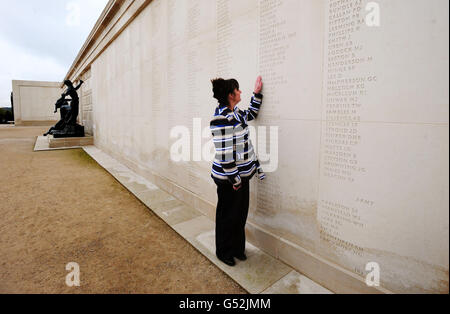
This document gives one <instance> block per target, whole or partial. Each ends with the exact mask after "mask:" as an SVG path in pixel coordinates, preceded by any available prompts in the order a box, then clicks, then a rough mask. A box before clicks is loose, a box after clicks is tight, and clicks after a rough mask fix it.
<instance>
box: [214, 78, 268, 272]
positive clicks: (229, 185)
mask: <svg viewBox="0 0 450 314" xmlns="http://www.w3.org/2000/svg"><path fill="white" fill-rule="evenodd" d="M211 82H212V85H213V92H214V98H216V99H217V100H218V102H219V106H218V107H217V108H216V111H215V114H214V118H213V119H212V121H211V124H210V126H211V131H212V134H213V140H214V145H215V148H216V157H215V160H214V164H213V167H212V172H211V177H212V178H213V180H214V182H215V183H216V185H217V195H218V203H217V212H216V255H217V258H219V260H221V261H222V262H224V263H225V264H227V265H229V266H234V265H236V263H235V260H234V258H237V259H239V260H241V261H245V260H246V259H247V256H246V255H245V225H246V223H247V217H248V209H249V199H250V184H249V181H250V180H251V179H252V177H253V176H254V175H255V174H256V173H257V174H258V177H259V178H260V180H264V178H265V175H264V172H263V171H262V169H261V166H260V163H259V161H258V158H257V156H256V153H255V151H254V148H253V145H252V143H251V141H250V139H249V131H248V122H249V121H252V120H254V119H256V118H257V116H258V113H259V110H260V108H261V104H262V99H263V95H262V94H261V90H262V85H263V83H262V78H261V77H258V78H257V80H256V84H255V90H254V95H253V97H252V99H251V103H250V107H249V109H248V110H240V109H239V108H238V107H237V104H238V103H239V102H240V101H241V93H242V92H241V91H240V90H239V83H238V81H236V80H235V79H231V80H224V79H215V80H212V81H211Z"/></svg>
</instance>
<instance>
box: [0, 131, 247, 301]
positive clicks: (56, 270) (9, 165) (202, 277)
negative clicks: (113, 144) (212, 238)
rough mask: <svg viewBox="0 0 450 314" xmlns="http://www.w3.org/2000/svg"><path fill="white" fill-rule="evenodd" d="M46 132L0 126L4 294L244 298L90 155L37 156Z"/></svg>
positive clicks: (0, 279) (0, 277)
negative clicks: (70, 281) (71, 277)
mask: <svg viewBox="0 0 450 314" xmlns="http://www.w3.org/2000/svg"><path fill="white" fill-rule="evenodd" d="M47 129H48V127H4V126H0V256H1V260H0V293H150V294H172V293H176V294H178V293H187V294H191V293H193V294H217V293H223V294H231V293H232V294H243V293H245V290H243V289H242V288H241V287H240V286H239V285H238V284H237V283H235V282H234V281H233V280H232V279H230V278H229V277H228V276H227V275H226V274H225V273H223V272H222V271H221V270H220V269H219V268H217V267H216V266H214V265H213V264H212V263H211V262H210V261H209V260H208V259H207V258H205V257H204V256H203V255H201V254H200V253H199V252H198V251H197V250H196V249H195V248H193V247H192V246H191V245H190V244H189V243H188V242H186V241H185V240H184V239H183V238H181V237H180V236H179V235H178V234H177V233H176V232H175V231H173V230H172V229H171V228H170V227H169V226H167V225H166V224H165V223H164V222H163V221H162V220H160V219H159V218H158V217H157V216H156V215H155V214H153V213H152V212H151V211H150V210H148V209H147V207H145V205H143V204H142V203H141V202H139V200H137V199H136V198H135V197H134V196H133V195H132V194H131V193H129V192H128V191H127V190H126V189H125V188H124V187H123V186H122V185H120V184H119V183H118V182H117V181H116V180H115V179H114V178H113V177H112V176H111V175H109V174H108V173H107V172H106V171H105V170H104V169H103V168H101V167H100V166H99V165H98V164H97V163H96V162H95V161H94V160H92V159H91V158H90V157H89V156H88V155H87V154H86V153H85V152H84V151H83V150H64V151H50V152H33V148H34V144H35V141H36V136H38V135H42V134H43V133H44V132H45V131H46V130H47ZM70 262H76V263H78V264H79V266H80V274H81V276H80V279H81V286H80V287H73V288H70V287H68V286H67V285H66V276H67V274H68V273H69V271H67V270H66V265H67V264H68V263H70Z"/></svg>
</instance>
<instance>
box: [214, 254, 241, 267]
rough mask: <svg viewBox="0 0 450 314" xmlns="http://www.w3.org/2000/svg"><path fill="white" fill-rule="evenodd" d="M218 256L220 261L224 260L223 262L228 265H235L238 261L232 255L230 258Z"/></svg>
mask: <svg viewBox="0 0 450 314" xmlns="http://www.w3.org/2000/svg"><path fill="white" fill-rule="evenodd" d="M217 258H218V259H219V260H220V261H222V262H223V263H225V264H227V265H228V266H231V267H233V266H235V265H236V262H235V261H234V258H232V257H229V258H228V257H227V258H220V257H218V256H217Z"/></svg>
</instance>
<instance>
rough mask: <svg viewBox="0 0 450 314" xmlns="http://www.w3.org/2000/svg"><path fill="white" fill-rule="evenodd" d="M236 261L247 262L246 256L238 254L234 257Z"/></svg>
mask: <svg viewBox="0 0 450 314" xmlns="http://www.w3.org/2000/svg"><path fill="white" fill-rule="evenodd" d="M235 257H236V258H237V259H238V260H240V261H246V260H247V255H245V254H242V255H241V254H239V255H237V256H235Z"/></svg>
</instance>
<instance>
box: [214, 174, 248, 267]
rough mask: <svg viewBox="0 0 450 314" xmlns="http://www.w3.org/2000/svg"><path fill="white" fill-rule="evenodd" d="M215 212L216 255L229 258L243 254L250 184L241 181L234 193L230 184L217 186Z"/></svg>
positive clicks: (246, 181)
mask: <svg viewBox="0 0 450 314" xmlns="http://www.w3.org/2000/svg"><path fill="white" fill-rule="evenodd" d="M217 195H218V197H219V200H218V203H217V211H216V254H217V256H218V257H219V258H230V257H233V256H237V255H242V254H244V253H245V241H246V238H245V225H246V224H247V218H248V209H249V204H250V184H249V181H248V180H242V187H241V188H240V189H239V190H238V191H235V190H234V189H233V186H232V185H231V184H218V185H217Z"/></svg>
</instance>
